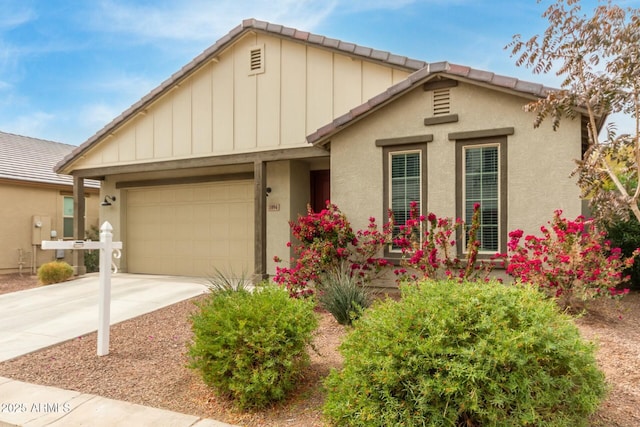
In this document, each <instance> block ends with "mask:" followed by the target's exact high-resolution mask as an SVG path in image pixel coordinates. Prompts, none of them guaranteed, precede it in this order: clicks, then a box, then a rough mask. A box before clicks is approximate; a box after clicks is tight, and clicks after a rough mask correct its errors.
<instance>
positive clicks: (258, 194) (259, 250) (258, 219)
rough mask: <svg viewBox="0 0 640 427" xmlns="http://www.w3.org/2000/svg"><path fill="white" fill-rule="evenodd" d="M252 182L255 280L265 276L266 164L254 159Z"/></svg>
mask: <svg viewBox="0 0 640 427" xmlns="http://www.w3.org/2000/svg"><path fill="white" fill-rule="evenodd" d="M253 182H254V221H255V224H254V227H255V228H254V235H255V252H254V266H255V275H256V280H257V281H260V280H263V279H265V278H266V277H267V164H266V163H265V162H263V161H260V160H256V161H255V162H254V164H253Z"/></svg>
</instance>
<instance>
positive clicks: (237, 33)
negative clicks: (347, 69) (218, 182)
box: [55, 18, 427, 173]
mask: <svg viewBox="0 0 640 427" xmlns="http://www.w3.org/2000/svg"><path fill="white" fill-rule="evenodd" d="M250 31H262V32H264V33H267V34H271V35H276V36H279V37H283V38H288V39H291V40H294V41H298V42H303V43H307V44H309V45H314V46H318V47H322V48H326V49H330V50H335V51H338V52H342V53H346V54H349V55H354V56H356V57H359V58H362V59H364V60H368V61H373V62H382V63H384V64H387V65H391V66H393V67H399V68H402V69H404V70H418V69H420V68H422V67H424V66H426V65H427V63H426V62H424V61H420V60H416V59H411V58H407V57H405V56H399V55H393V54H391V53H389V52H384V51H378V50H375V49H371V48H367V47H363V46H359V45H356V44H354V43H347V42H343V41H340V40H337V39H331V38H327V37H324V36H321V35H317V34H311V33H309V32H306V31H299V30H297V29H295V28H290V27H285V26H282V25H277V24H272V23H269V22H265V21H260V20H257V19H253V18H251V19H245V20H243V21H242V24H241V25H238V26H237V27H235V28H233V29H232V30H231V31H229V33H227V34H226V35H224V36H223V37H222V38H220V39H218V41H216V42H215V43H214V44H213V45H212V46H210V47H209V48H207V49H206V50H205V51H203V52H202V53H201V54H200V55H198V56H197V57H195V58H194V59H193V60H192V61H191V62H189V63H188V64H186V65H185V66H183V67H182V68H181V69H180V70H178V71H177V72H175V73H174V74H172V75H171V77H169V78H168V79H166V80H165V81H164V82H162V83H161V84H160V85H159V86H158V87H156V88H155V89H153V90H151V92H149V93H148V94H147V95H145V96H144V97H142V98H141V99H140V100H139V101H138V102H136V103H135V104H133V105H132V106H131V107H129V108H128V109H126V110H125V111H124V112H122V114H120V115H119V116H118V117H116V118H115V119H113V120H112V121H111V122H110V123H109V124H107V125H106V126H104V127H103V128H102V129H100V130H99V131H98V132H97V133H96V134H94V135H93V136H92V137H90V138H89V139H88V140H87V141H85V142H84V143H82V144H81V145H80V146H78V148H76V149H75V150H73V151H72V152H71V153H70V154H69V155H67V156H65V158H63V159H62V160H61V161H60V162H58V164H56V166H55V171H56V172H58V173H66V171H65V168H67V167H68V166H69V165H70V164H71V162H73V160H74V159H76V158H77V157H79V156H81V155H82V154H83V153H85V152H87V151H88V150H89V149H91V148H92V147H93V145H94V144H96V143H97V142H98V141H99V140H101V139H102V138H103V137H105V136H106V135H109V134H111V133H113V132H115V131H116V130H117V129H118V128H119V127H120V126H122V125H123V124H124V123H125V122H126V121H127V120H128V119H129V118H131V117H133V116H135V114H137V113H138V112H139V111H143V110H145V109H146V108H147V107H148V106H149V105H150V104H151V103H153V102H154V101H155V100H156V99H158V98H159V97H161V96H163V95H164V94H165V93H167V92H168V91H169V90H170V89H171V88H172V87H174V86H175V85H176V84H179V83H180V81H182V80H184V79H186V78H187V77H188V76H189V75H191V74H192V73H194V72H195V71H196V70H198V69H199V68H200V67H202V66H204V65H205V64H206V63H207V61H209V60H210V59H211V58H215V57H216V56H217V55H219V54H220V53H221V52H222V51H223V50H224V49H226V48H227V47H228V46H229V45H230V44H232V43H233V42H234V41H235V40H236V39H238V38H239V37H241V36H242V35H244V34H245V33H248V32H250Z"/></svg>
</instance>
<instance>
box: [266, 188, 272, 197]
mask: <svg viewBox="0 0 640 427" xmlns="http://www.w3.org/2000/svg"><path fill="white" fill-rule="evenodd" d="M269 194H271V187H267V197H269Z"/></svg>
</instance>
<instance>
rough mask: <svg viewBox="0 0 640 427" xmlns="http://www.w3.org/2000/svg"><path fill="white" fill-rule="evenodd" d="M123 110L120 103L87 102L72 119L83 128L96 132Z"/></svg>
mask: <svg viewBox="0 0 640 427" xmlns="http://www.w3.org/2000/svg"><path fill="white" fill-rule="evenodd" d="M123 110H124V109H123V108H122V106H120V105H111V104H107V103H103V102H100V103H95V104H89V105H85V106H83V107H82V108H81V112H80V113H79V114H78V115H77V116H76V117H75V118H74V121H76V122H77V123H81V124H82V127H83V128H84V129H90V130H91V131H93V132H96V131H98V130H99V129H102V128H103V127H104V126H105V125H106V124H107V123H109V122H111V120H113V119H114V118H115V117H117V116H118V115H119V114H120V113H121V112H122V111H123Z"/></svg>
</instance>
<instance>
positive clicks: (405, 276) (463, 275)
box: [393, 202, 493, 281]
mask: <svg viewBox="0 0 640 427" xmlns="http://www.w3.org/2000/svg"><path fill="white" fill-rule="evenodd" d="M479 227H480V205H479V204H475V205H474V213H473V216H472V219H471V224H468V226H467V225H466V224H465V223H464V221H462V220H461V219H456V220H453V219H451V218H440V217H438V216H436V214H434V213H432V212H431V213H429V214H427V215H420V212H419V208H418V204H417V203H416V202H411V204H410V211H409V219H408V220H407V221H406V223H405V224H404V225H401V226H400V227H399V229H400V232H399V234H398V236H396V238H394V239H393V243H394V245H395V246H396V247H398V248H399V249H400V250H401V251H402V260H401V262H400V265H401V268H398V269H395V270H394V273H395V274H396V275H397V276H398V277H399V279H400V281H407V280H410V281H416V280H424V279H442V278H444V279H457V280H459V281H463V280H475V279H478V278H481V279H487V278H488V276H489V273H490V272H491V270H492V268H493V264H492V263H491V262H486V261H481V262H478V259H477V258H478V251H479V249H480V244H481V242H480V241H479V240H478V239H477V234H478V229H479ZM462 233H466V236H467V239H466V252H465V254H464V256H463V257H462V258H461V257H460V256H458V251H457V246H456V239H457V236H458V235H461V234H462Z"/></svg>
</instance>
